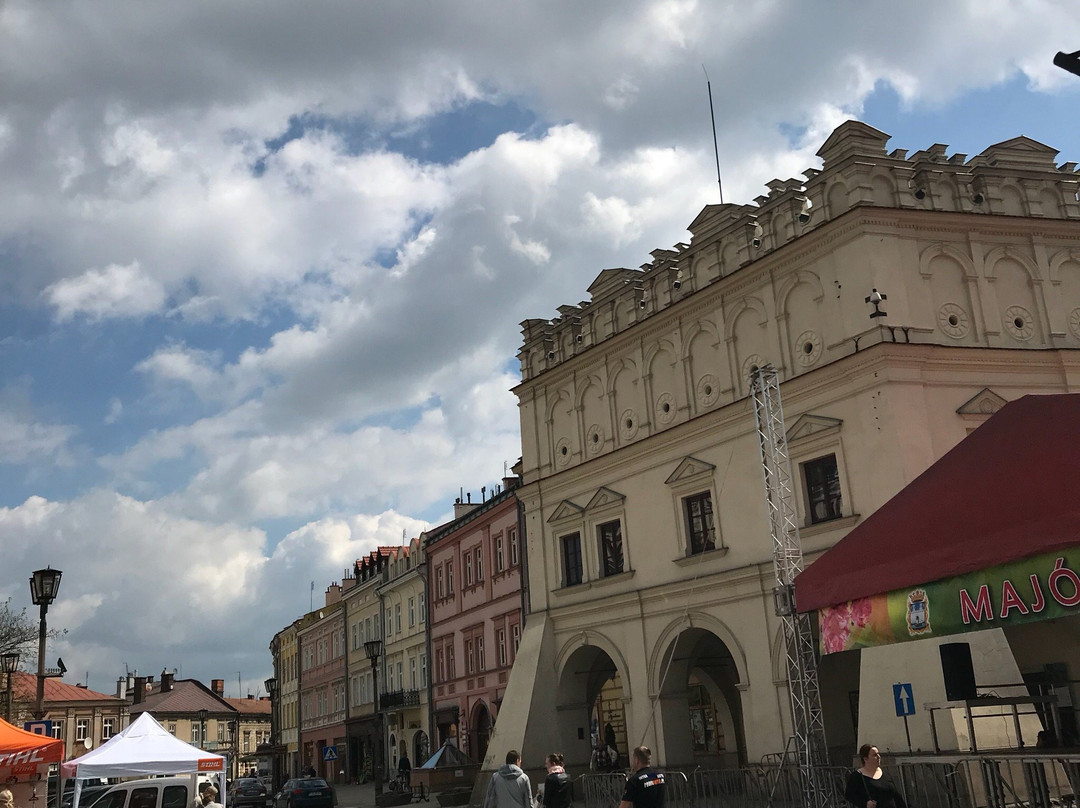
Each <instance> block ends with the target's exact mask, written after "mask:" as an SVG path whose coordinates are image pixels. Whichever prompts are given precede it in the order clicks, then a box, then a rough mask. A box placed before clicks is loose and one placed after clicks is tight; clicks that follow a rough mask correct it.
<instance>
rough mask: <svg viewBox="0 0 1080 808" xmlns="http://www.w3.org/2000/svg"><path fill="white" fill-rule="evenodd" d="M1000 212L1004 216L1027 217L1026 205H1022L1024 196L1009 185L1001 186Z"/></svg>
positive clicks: (1017, 189)
mask: <svg viewBox="0 0 1080 808" xmlns="http://www.w3.org/2000/svg"><path fill="white" fill-rule="evenodd" d="M1001 212H1002V213H1004V214H1005V215H1006V216H1025V215H1027V205H1025V204H1024V194H1023V192H1022V191H1021V190H1020V189H1019V188H1017V187H1016V186H1015V185H1012V184H1011V183H1004V184H1003V185H1002V186H1001Z"/></svg>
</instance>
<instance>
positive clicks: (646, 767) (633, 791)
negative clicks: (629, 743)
mask: <svg viewBox="0 0 1080 808" xmlns="http://www.w3.org/2000/svg"><path fill="white" fill-rule="evenodd" d="M630 768H631V769H632V770H633V771H631V772H630V776H629V777H627V778H626V791H624V792H623V796H622V802H620V803H619V808H664V775H663V774H662V773H661V772H658V771H657V770H656V769H654V768H653V767H652V750H650V749H649V747H647V746H639V747H637V748H636V749H635V750H634V753H633V754H632V755H631V756H630Z"/></svg>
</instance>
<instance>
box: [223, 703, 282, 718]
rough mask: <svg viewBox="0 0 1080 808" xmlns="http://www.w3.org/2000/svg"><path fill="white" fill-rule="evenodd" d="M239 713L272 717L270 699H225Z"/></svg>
mask: <svg viewBox="0 0 1080 808" xmlns="http://www.w3.org/2000/svg"><path fill="white" fill-rule="evenodd" d="M225 701H227V702H228V703H229V704H231V705H232V706H233V707H234V708H235V709H236V710H237V712H241V713H244V714H245V715H265V716H269V715H270V707H271V704H270V699H225Z"/></svg>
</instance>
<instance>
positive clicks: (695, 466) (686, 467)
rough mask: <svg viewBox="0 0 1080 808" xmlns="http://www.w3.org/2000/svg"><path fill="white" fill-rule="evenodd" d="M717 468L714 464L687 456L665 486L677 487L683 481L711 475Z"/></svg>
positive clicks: (665, 481) (669, 476) (665, 482)
mask: <svg viewBox="0 0 1080 808" xmlns="http://www.w3.org/2000/svg"><path fill="white" fill-rule="evenodd" d="M715 468H716V466H714V465H713V464H712V463H706V462H705V461H704V460H698V459H697V458H696V457H690V456H689V455H687V456H686V457H684V458H683V459H682V462H680V463H679V465H677V466H676V467H675V471H673V472H671V474H670V475H668V478H667V479H666V480H664V484H665V485H676V484H678V483H681V482H682V481H683V480H689V479H693V478H694V477H698V476H700V475H702V474H711V473H712V472H713V470H714V469H715Z"/></svg>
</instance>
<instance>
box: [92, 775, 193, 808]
mask: <svg viewBox="0 0 1080 808" xmlns="http://www.w3.org/2000/svg"><path fill="white" fill-rule="evenodd" d="M195 795H196V791H195V778H194V777H191V776H185V777H152V778H150V779H148V780H131V781H129V782H127V783H118V784H117V785H115V786H113V787H112V788H110V789H109V790H108V791H106V792H105V793H104V794H101V795H100V796H99V797H98V798H97V799H95V800H94V801H93V802H92V803H91V805H93V808H192V805H193V804H194V802H195ZM79 802H80V805H79V808H90V805H83V804H82V800H80V801H79Z"/></svg>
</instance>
